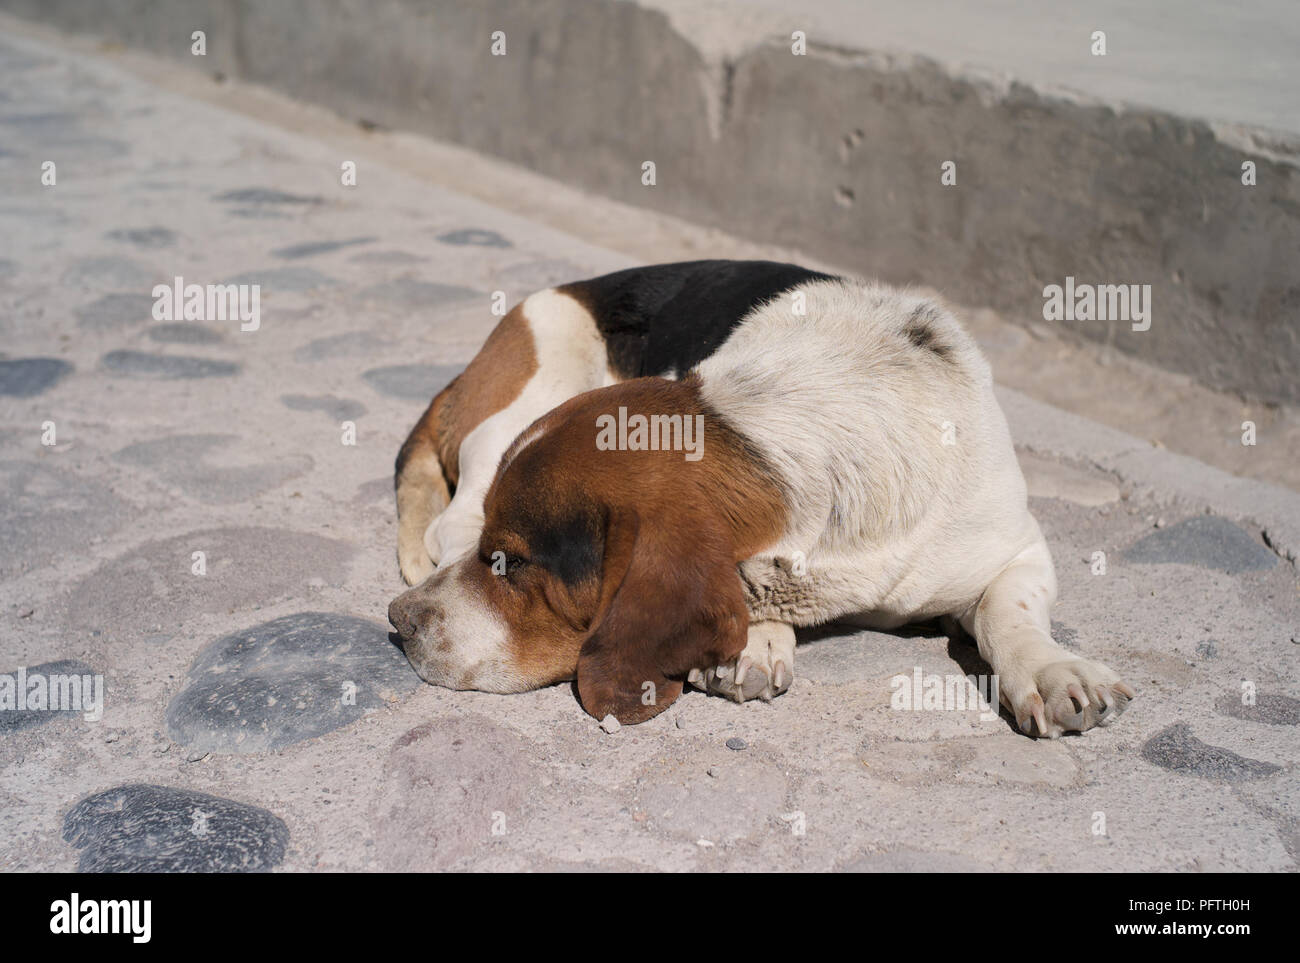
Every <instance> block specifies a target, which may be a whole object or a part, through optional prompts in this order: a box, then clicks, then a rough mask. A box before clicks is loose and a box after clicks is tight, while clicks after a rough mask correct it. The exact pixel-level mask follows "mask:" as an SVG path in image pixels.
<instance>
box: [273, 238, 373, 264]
mask: <svg viewBox="0 0 1300 963" xmlns="http://www.w3.org/2000/svg"><path fill="white" fill-rule="evenodd" d="M377 240H378V238H375V237H354V238H349V239H348V240H346V241H309V242H307V243H306V244H291V245H290V246H288V247H281V248H277V249H276V250H274V251H272V252H271V254H272V256H274V257H281V258H284V259H285V260H293V259H295V258H300V257H314V256H315V255H317V254H328V253H329V252H330V251H337V250H339V249H340V248H345V247H354V246H356V245H358V244H370V243H372V242H373V241H377Z"/></svg>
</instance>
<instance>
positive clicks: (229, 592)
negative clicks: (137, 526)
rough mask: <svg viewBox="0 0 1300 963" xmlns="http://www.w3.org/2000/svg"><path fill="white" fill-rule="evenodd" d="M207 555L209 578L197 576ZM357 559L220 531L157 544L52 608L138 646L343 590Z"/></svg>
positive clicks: (323, 548) (66, 620) (131, 554)
mask: <svg viewBox="0 0 1300 963" xmlns="http://www.w3.org/2000/svg"><path fill="white" fill-rule="evenodd" d="M200 551H201V552H203V553H204V555H205V558H206V562H205V564H206V570H207V574H206V575H195V574H194V573H193V570H192V566H193V564H194V561H193V554H194V553H195V552H200ZM353 555H354V550H353V548H352V547H351V546H350V545H348V544H347V543H345V542H340V541H337V540H335V539H330V538H323V537H321V536H319V535H309V534H306V533H303V532H295V531H291V530H289V529H284V528H252V527H249V528H215V529H202V530H199V531H194V532H186V533H185V534H184V535H178V536H175V537H172V538H162V539H153V540H150V541H146V542H142V543H141V544H140V545H138V546H136V547H135V548H132V549H131V550H130V551H127V552H124V553H122V554H120V555H118V556H116V557H114V558H111V559H108V560H107V561H105V562H103V563H101V564H100V565H99V566H97V567H96V568H95V569H93V570H92V571H91V572H90V573H89V574H87V575H85V576H83V577H81V578H79V579H77V580H76V581H75V582H73V584H72V585H71V586H70V587H69V589H68V590H67V592H66V593H65V594H64V595H63V596H60V597H59V598H57V599H56V600H55V601H54V602H53V603H52V606H51V607H52V612H51V613H50V619H51V620H52V621H53V622H55V624H60V625H63V626H65V627H66V628H68V629H70V630H73V631H91V630H93V631H98V632H100V638H103V639H104V640H105V641H106V642H113V641H117V640H125V639H129V640H138V639H140V638H141V637H142V636H145V637H148V636H149V635H150V634H152V633H158V632H164V631H170V630H172V629H174V628H176V627H178V626H181V625H184V624H185V623H186V622H187V621H189V620H191V619H195V618H199V617H202V616H205V615H206V616H220V617H222V618H229V617H231V616H233V615H235V614H236V613H241V612H248V611H251V610H252V609H254V608H256V607H258V606H263V605H268V604H270V603H271V602H273V601H277V600H283V599H290V598H297V597H299V596H301V595H302V594H303V592H304V591H305V587H306V585H307V584H308V583H309V582H311V581H312V580H317V581H318V582H319V583H323V584H324V585H326V586H340V585H342V584H343V582H344V580H345V579H346V578H347V574H348V566H349V562H350V561H351V559H352V557H353Z"/></svg>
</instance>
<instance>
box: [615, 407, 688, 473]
mask: <svg viewBox="0 0 1300 963" xmlns="http://www.w3.org/2000/svg"><path fill="white" fill-rule="evenodd" d="M596 427H597V428H598V429H600V431H599V433H598V434H597V435H596V447H597V448H598V449H600V450H601V451H680V452H685V457H686V460H687V461H699V460H700V459H701V458H703V457H704V416H703V415H639V414H638V415H629V414H628V413H627V408H625V407H623V406H622V405H620V406H619V409H618V416H617V417H615V416H614V415H611V414H604V415H600V416H598V417H597V418H596Z"/></svg>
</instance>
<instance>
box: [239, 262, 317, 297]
mask: <svg viewBox="0 0 1300 963" xmlns="http://www.w3.org/2000/svg"><path fill="white" fill-rule="evenodd" d="M225 283H226V284H258V285H261V288H262V294H263V296H265V295H266V294H268V293H274V292H276V291H314V290H316V289H317V288H328V287H333V286H335V285H337V284H338V282H337V281H335V280H334V279H333V278H331V277H327V276H326V275H324V274H321V273H320V271H317V270H316V269H315V268H309V267H301V266H297V265H295V266H294V267H281V268H266V269H265V270H262V271H245V272H244V273H243V274H237V275H235V276H234V277H233V278H230V279H229V280H228V281H226V282H225Z"/></svg>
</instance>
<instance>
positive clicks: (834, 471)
mask: <svg viewBox="0 0 1300 963" xmlns="http://www.w3.org/2000/svg"><path fill="white" fill-rule="evenodd" d="M688 426H699V430H700V431H701V432H702V434H701V435H700V436H698V437H696V438H694V439H693V442H692V444H693V446H694V448H693V450H687V448H686V446H685V444H684V442H686V441H687V431H688V430H689V429H688ZM692 455H695V456H697V457H692ZM453 490H454V492H455V497H454V498H451V497H450V495H451V492H452V491H453ZM397 497H398V511H399V516H400V520H399V548H398V551H399V559H400V563H401V566H402V572H403V575H404V576H405V577H406V578H407V580H408V581H411V582H413V583H415V582H418V583H419V584H417V585H416V587H414V588H412V589H410V590H409V591H407V592H405V593H404V594H402V595H401V596H399V597H398V598H396V599H395V600H394V601H393V603H392V604H391V606H390V607H389V618H390V620H391V621H392V623H393V625H394V626H395V627H396V629H397V631H398V634H399V635H400V636H401V637H402V639H403V643H404V647H405V650H406V653H407V657H408V658H409V659H410V661H411V663H412V665H413V666H414V667H415V668H416V670H417V671H418V672H419V674H420V675H421V676H422V677H423V678H424V679H426V680H427V681H429V682H431V683H434V684H436V685H444V686H448V687H451V688H458V689H480V690H485V691H491V692H519V691H523V690H527V689H532V688H537V687H539V686H544V685H549V684H552V683H556V682H560V681H564V680H572V679H576V681H577V689H578V696H579V699H580V700H581V702H582V705H583V708H584V709H586V710H587V711H588V712H589V713H591V714H592V715H593V716H595V717H597V718H603V717H604V716H606V715H610V714H612V715H613V716H615V717H616V718H617V719H618V720H619V721H620V722H623V723H634V722H640V721H643V720H645V719H648V718H650V717H652V716H654V715H656V714H657V713H659V712H661V711H662V710H663V709H664V708H666V707H667V706H668V705H670V704H671V703H672V702H673V701H674V700H675V699H676V698H677V696H678V695H679V694H680V692H681V690H682V686H683V683H684V682H686V681H690V682H692V683H694V684H696V685H697V686H699V687H700V688H704V689H707V690H709V691H712V692H716V693H720V694H724V695H727V696H730V697H731V698H734V699H737V700H745V699H752V698H764V699H770V698H772V697H773V696H775V695H778V694H780V693H781V692H783V691H785V689H787V688H788V687H789V685H790V683H791V680H792V679H793V669H794V649H795V632H794V630H795V628H796V627H797V626H812V625H819V624H822V623H826V622H831V621H836V620H851V621H853V622H854V623H856V624H858V625H865V626H869V627H874V628H883V629H888V628H894V627H898V626H901V625H903V624H905V623H908V622H914V621H923V620H927V619H931V618H935V617H949V618H951V619H953V620H955V621H956V622H957V623H959V624H960V625H961V626H962V627H963V628H964V629H965V630H966V631H967V632H969V633H970V634H971V635H972V636H973V637H974V638H975V641H976V643H977V645H978V648H979V652H980V654H981V655H982V656H983V657H984V659H985V660H986V661H987V662H988V663H989V664H990V666H991V667H992V668H993V671H994V672H995V673H996V674H997V676H998V678H999V693H1000V697H1001V701H1002V703H1003V705H1005V706H1006V707H1007V709H1008V710H1009V711H1010V712H1011V713H1012V714H1013V715H1014V716H1015V719H1016V722H1017V724H1018V725H1019V727H1020V728H1021V730H1022V731H1024V732H1025V733H1026V734H1030V735H1040V736H1050V737H1055V736H1058V735H1060V734H1061V733H1063V732H1067V731H1084V730H1087V729H1090V728H1092V727H1094V726H1097V725H1105V724H1107V723H1109V722H1110V721H1112V720H1113V719H1115V718H1116V717H1117V716H1118V715H1119V714H1120V713H1121V712H1122V711H1123V710H1124V708H1125V707H1126V706H1127V703H1128V701H1129V699H1131V698H1133V696H1134V694H1135V693H1134V692H1133V690H1132V689H1131V688H1130V687H1129V686H1128V685H1127V684H1125V683H1124V682H1123V681H1121V679H1120V678H1119V676H1118V675H1117V674H1116V673H1115V672H1113V671H1112V670H1111V669H1109V668H1107V667H1106V666H1105V665H1102V664H1100V663H1098V662H1094V661H1092V660H1089V659H1085V658H1082V657H1080V656H1078V655H1075V654H1074V653H1071V652H1067V651H1066V650H1064V649H1062V648H1061V647H1060V646H1059V645H1057V644H1056V642H1054V641H1053V639H1052V637H1051V634H1050V620H1049V611H1050V609H1051V606H1052V603H1053V601H1054V600H1055V597H1056V577H1055V573H1054V571H1053V568H1052V560H1051V556H1050V554H1049V552H1048V549H1047V545H1046V542H1045V541H1044V539H1043V535H1042V532H1041V531H1040V530H1039V527H1038V524H1037V522H1035V520H1034V518H1033V517H1032V516H1031V515H1030V514H1029V510H1028V507H1027V501H1026V493H1025V483H1024V479H1023V477H1022V476H1021V473H1020V468H1019V465H1018V464H1017V462H1016V457H1015V452H1014V450H1013V448H1012V445H1011V438H1010V435H1009V432H1008V430H1007V425H1006V420H1005V418H1004V417H1003V415H1002V412H1001V410H1000V409H999V407H998V405H997V402H996V400H995V398H994V395H993V382H992V377H991V374H990V371H989V367H988V364H987V362H985V360H984V359H983V357H982V356H981V355H980V353H979V351H978V349H977V348H976V346H975V344H974V342H973V341H972V340H971V338H970V336H969V335H968V334H967V333H966V332H965V330H964V329H963V328H962V327H961V326H960V325H959V324H958V322H957V321H956V319H955V318H954V317H953V316H952V314H951V313H950V312H949V311H948V310H947V309H946V308H945V307H944V306H943V305H941V304H939V303H937V302H935V301H933V300H929V299H926V298H921V297H917V296H915V295H911V294H908V293H906V292H903V291H899V290H895V289H892V288H889V287H886V286H883V285H879V284H871V283H866V282H863V281H859V280H855V279H851V278H837V277H830V276H827V275H823V274H818V273H815V272H810V271H805V270H803V269H800V268H797V267H794V266H791V265H782V264H772V263H768V262H725V261H721V262H719V261H713V262H692V263H689V264H680V265H663V266H659V267H652V268H642V269H634V270H631V271H622V272H619V273H617V274H613V275H608V276H606V277H603V278H597V279H594V280H592V281H586V282H581V283H579V284H574V285H569V286H567V287H561V288H556V289H551V290H547V291H542V292H540V293H538V294H534V295H532V296H531V297H529V298H528V299H526V300H525V301H524V302H523V303H522V304H520V305H519V306H518V307H517V308H515V309H514V311H512V312H511V314H510V315H507V317H506V318H505V319H503V321H502V323H501V324H500V325H499V326H498V328H497V329H496V330H495V331H494V332H493V334H492V335H491V337H489V339H488V341H487V343H486V344H485V345H484V348H483V350H482V352H481V353H480V354H479V356H478V357H477V358H475V360H474V361H473V362H472V363H471V364H470V366H469V367H468V368H467V369H466V370H465V372H464V373H463V374H462V375H461V376H460V378H458V379H457V381H456V382H453V384H451V385H449V386H448V387H447V388H446V389H445V390H444V391H443V392H442V393H441V394H440V395H439V396H438V397H437V398H435V399H434V401H433V403H432V404H431V405H430V407H429V410H428V411H427V412H426V413H425V415H424V417H423V418H422V419H421V421H420V423H419V424H417V426H416V428H415V430H414V431H413V432H412V434H411V437H410V438H409V439H408V440H407V442H406V445H405V446H403V449H402V454H401V455H400V456H399V459H398V465H397ZM449 502H450V503H449ZM443 506H447V507H446V508H445V510H443V511H441V513H440V512H439V510H440V509H442V508H443Z"/></svg>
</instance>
